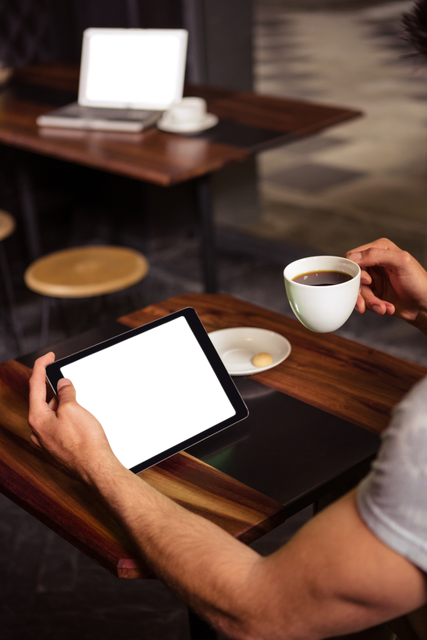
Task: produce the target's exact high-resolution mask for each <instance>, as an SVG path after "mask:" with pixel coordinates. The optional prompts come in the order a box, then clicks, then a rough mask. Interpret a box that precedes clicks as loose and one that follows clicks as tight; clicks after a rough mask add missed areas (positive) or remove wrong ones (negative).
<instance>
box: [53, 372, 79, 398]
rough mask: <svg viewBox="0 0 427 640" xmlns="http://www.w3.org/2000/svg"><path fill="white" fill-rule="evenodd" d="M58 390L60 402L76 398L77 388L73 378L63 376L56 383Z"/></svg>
mask: <svg viewBox="0 0 427 640" xmlns="http://www.w3.org/2000/svg"><path fill="white" fill-rule="evenodd" d="M56 389H57V391H58V399H59V401H60V402H70V400H75V399H76V390H75V388H74V386H73V383H72V382H71V380H68V378H61V379H60V380H58V384H57V385H56Z"/></svg>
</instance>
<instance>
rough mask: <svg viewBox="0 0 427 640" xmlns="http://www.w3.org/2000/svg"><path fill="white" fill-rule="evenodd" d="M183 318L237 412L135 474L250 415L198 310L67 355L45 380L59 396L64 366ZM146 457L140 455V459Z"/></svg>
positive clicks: (135, 469)
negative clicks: (59, 383) (58, 385)
mask: <svg viewBox="0 0 427 640" xmlns="http://www.w3.org/2000/svg"><path fill="white" fill-rule="evenodd" d="M180 317H183V318H185V320H186V321H187V323H188V326H189V328H190V330H191V331H192V333H193V335H194V337H195V338H196V340H197V342H198V344H199V345H200V347H201V349H202V351H203V353H204V355H205V357H206V358H207V360H208V361H209V363H210V366H211V367H212V369H213V371H214V373H215V375H216V377H217V379H218V381H219V383H220V385H221V387H222V389H223V391H224V393H225V394H226V395H227V397H228V399H229V401H230V403H231V405H232V406H233V409H234V411H235V415H233V416H231V417H230V418H227V419H226V420H223V421H222V422H220V423H218V424H216V425H213V426H212V427H210V428H209V429H206V430H204V431H202V432H200V433H198V434H196V435H195V436H192V437H191V438H188V439H187V440H184V441H182V442H180V443H179V444H177V445H175V446H173V447H170V448H168V449H165V450H164V451H163V452H162V453H160V454H157V455H156V456H154V457H152V458H149V459H148V460H143V461H141V463H139V464H137V465H135V466H133V467H132V468H131V469H130V470H131V471H133V472H134V473H139V472H140V471H143V470H144V469H148V468H149V467H151V466H153V465H155V464H158V463H159V462H161V461H162V460H165V459H166V458H169V457H170V456H173V455H174V454H175V453H178V452H180V451H183V450H184V449H187V448H188V447H190V446H192V445H194V444H197V443H198V442H200V441H201V440H204V439H205V438H208V437H209V436H211V435H214V434H215V433H218V432H219V431H222V430H223V429H226V428H227V427H229V426H231V425H232V424H235V423H236V422H240V421H241V420H243V419H244V418H246V417H247V416H248V413H249V412H248V408H247V406H246V404H245V403H244V401H243V399H242V397H241V395H240V393H239V391H238V390H237V388H236V386H235V384H234V382H233V380H232V378H231V377H230V375H229V374H228V372H227V370H226V368H225V366H224V364H223V362H222V360H221V358H220V357H219V355H218V353H217V351H216V349H215V347H214V346H213V344H212V342H211V340H210V338H209V336H208V334H207V333H206V330H205V328H204V327H203V324H202V322H201V321H200V318H199V316H198V315H197V313H196V311H195V310H194V309H193V308H192V307H186V308H185V309H181V310H180V311H176V312H174V313H171V314H169V315H167V316H164V317H163V318H159V319H158V320H153V321H152V322H149V323H147V324H144V325H141V326H140V327H136V328H135V329H130V330H129V331H125V332H124V333H122V334H120V335H118V336H115V337H113V338H109V339H108V340H104V341H103V342H100V343H97V344H95V345H93V346H91V347H88V348H86V349H83V350H82V351H78V352H77V353H73V354H72V355H69V356H66V357H64V358H61V359H59V360H56V361H55V362H54V363H52V364H50V365H48V366H47V367H46V378H47V381H48V383H49V385H50V386H51V388H52V390H53V392H54V393H55V395H56V394H57V384H58V381H59V380H60V379H61V378H63V377H64V376H63V375H62V372H61V367H63V366H65V365H68V364H71V363H73V362H76V361H77V360H80V359H82V358H85V357H86V356H89V355H91V354H93V353H97V352H98V351H102V350H104V349H108V347H111V346H113V345H116V344H118V343H120V342H123V341H125V340H130V339H132V338H133V337H135V336H138V335H140V334H141V333H145V332H147V331H150V330H152V329H155V328H156V327H159V326H161V325H163V324H165V323H167V322H171V321H173V320H176V319H177V318H180ZM142 455H143V454H142V453H141V456H142Z"/></svg>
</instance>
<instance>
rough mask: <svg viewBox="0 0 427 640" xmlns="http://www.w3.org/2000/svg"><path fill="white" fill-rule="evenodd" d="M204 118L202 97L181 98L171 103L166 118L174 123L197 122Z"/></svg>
mask: <svg viewBox="0 0 427 640" xmlns="http://www.w3.org/2000/svg"><path fill="white" fill-rule="evenodd" d="M205 118H206V100H203V98H183V99H182V100H181V101H180V102H177V103H175V104H173V105H172V106H171V107H170V109H169V111H168V113H167V119H168V121H169V122H171V123H172V124H174V125H182V126H185V125H189V124H199V123H201V122H203V121H204V120H205Z"/></svg>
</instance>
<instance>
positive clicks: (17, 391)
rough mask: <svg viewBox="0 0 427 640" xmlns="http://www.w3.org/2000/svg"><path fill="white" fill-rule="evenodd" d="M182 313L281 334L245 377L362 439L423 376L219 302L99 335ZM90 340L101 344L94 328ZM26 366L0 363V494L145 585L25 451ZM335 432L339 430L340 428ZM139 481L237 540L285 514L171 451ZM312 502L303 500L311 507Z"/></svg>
mask: <svg viewBox="0 0 427 640" xmlns="http://www.w3.org/2000/svg"><path fill="white" fill-rule="evenodd" d="M186 306H192V307H194V308H195V309H196V311H197V312H198V314H199V316H200V318H201V320H202V322H203V324H204V326H205V327H206V329H207V330H208V331H211V330H215V329H220V328H224V327H235V326H242V325H245V326H257V327H262V328H265V329H270V330H273V331H276V332H278V333H280V334H282V335H285V336H286V337H287V338H288V339H289V340H290V342H291V344H292V353H291V355H290V356H289V358H288V359H287V360H285V361H284V362H283V363H282V364H280V365H278V366H277V367H275V368H273V369H270V370H268V371H265V372H262V373H259V374H257V375H256V376H253V377H252V378H254V379H256V381H257V382H258V383H259V384H261V385H263V386H265V388H266V389H268V388H270V389H276V390H278V391H280V392H281V393H284V394H288V395H290V396H292V397H293V398H297V399H299V400H302V401H304V402H305V403H308V404H309V405H311V406H314V407H318V408H320V409H322V410H323V411H324V412H327V413H328V414H331V415H332V416H338V417H339V418H340V419H343V420H348V421H349V422H350V423H353V424H356V425H359V426H361V427H364V428H365V429H368V430H370V431H372V432H376V433H379V432H381V431H382V430H383V429H384V428H385V426H386V425H387V423H388V420H389V415H390V410H391V408H392V407H393V406H394V405H395V404H396V403H397V402H398V401H399V400H400V399H401V398H402V396H403V395H404V393H405V392H406V391H407V390H408V389H409V388H410V387H411V386H412V385H413V384H414V383H415V382H416V381H417V380H419V379H420V378H421V377H423V376H424V375H425V373H426V369H424V368H423V367H421V366H419V365H416V364H411V363H409V362H406V361H403V360H400V359H398V358H395V357H393V356H390V355H387V354H384V353H382V352H379V351H376V350H374V349H371V348H369V347H365V346H363V345H360V344H357V343H354V342H351V341H349V340H345V339H343V338H340V337H338V336H335V335H326V334H325V335H321V334H314V333H310V332H309V331H308V330H306V329H305V328H304V327H303V326H302V325H300V324H299V323H298V322H297V321H295V320H293V319H289V318H285V317H283V316H281V315H279V314H277V313H273V312H271V311H268V310H266V309H262V308H260V307H257V306H254V305H252V304H250V303H247V302H244V301H241V300H237V299H234V298H232V297H230V296H226V295H182V296H178V297H175V298H172V299H169V300H166V301H165V302H162V303H159V304H155V305H152V306H149V307H147V308H145V309H142V310H140V311H136V312H134V313H132V314H129V315H127V316H125V317H122V318H120V320H119V323H118V324H117V325H116V326H115V327H114V328H113V329H111V328H109V329H108V332H109V333H110V334H111V333H114V331H115V332H116V333H118V332H120V331H123V330H124V329H126V327H135V326H139V325H141V324H145V323H147V322H150V321H151V320H154V319H156V318H159V317H162V316H163V315H165V314H167V313H170V312H173V311H175V310H177V309H180V308H183V307H186ZM97 335H98V339H104V338H105V337H106V335H105V333H103V332H102V330H101V329H100V330H99V332H98V333H97ZM94 337H95V334H91V335H90V336H89V337H88V336H86V337H84V336H83V337H82V339H81V340H80V344H79V345H76V342H75V341H74V342H73V340H72V341H71V342H67V341H65V342H64V343H62V346H61V345H59V346H58V347H57V348H56V353H57V357H62V356H63V355H66V353H67V352H68V353H70V352H71V350H72V349H73V348H74V349H75V347H76V346H80V347H84V346H87V344H86V345H85V341H86V343H87V342H88V341H89V342H92V343H93V341H94ZM35 355H37V354H35ZM34 357H35V356H34ZM33 361H34V358H30V357H29V358H27V359H25V358H21V359H20V361H19V362H17V361H15V360H10V361H8V362H6V363H4V364H2V365H0V490H1V491H2V492H3V493H4V494H5V495H6V496H8V497H9V498H10V499H11V500H13V501H14V502H16V503H17V504H18V505H20V506H22V507H23V508H24V509H25V510H26V511H28V512H29V513H31V514H33V515H34V516H35V517H36V518H38V519H39V520H41V521H42V522H44V523H45V524H46V525H48V526H49V527H51V528H52V529H53V530H54V531H56V532H57V533H59V535H61V536H63V537H64V538H65V539H66V540H68V541H69V542H71V543H72V544H73V545H75V546H76V547H77V548H79V549H80V550H81V551H83V552H84V553H86V554H87V555H88V556H90V557H91V558H93V559H94V560H95V561H97V562H98V563H99V564H101V565H102V566H104V567H105V568H106V569H108V570H109V571H110V572H112V573H113V574H115V575H116V576H118V577H120V578H142V577H150V576H151V573H150V571H149V569H148V568H147V567H146V566H143V565H141V564H139V563H138V562H137V561H136V560H135V557H134V555H133V552H132V549H131V546H130V544H129V541H128V539H127V538H126V536H125V535H124V533H123V531H122V530H121V529H120V527H119V526H118V525H117V524H116V523H115V522H114V521H113V520H112V518H111V517H110V515H109V514H108V513H107V511H106V510H105V508H104V507H103V506H102V504H100V503H99V502H98V501H97V500H96V499H95V498H94V496H93V495H92V494H90V493H89V492H88V491H87V490H86V489H85V487H84V486H83V485H81V484H80V483H79V482H77V481H75V480H73V479H71V478H69V477H68V476H67V475H65V474H64V473H63V472H62V471H60V470H59V469H57V468H56V467H54V466H53V465H52V464H51V463H50V462H49V461H48V460H46V459H45V458H44V456H43V454H42V453H40V452H39V451H38V450H36V449H35V448H34V447H33V446H32V445H31V443H30V430H29V427H28V422H27V411H28V379H29V376H30V372H31V370H30V368H29V366H27V365H30V366H32V362H33ZM25 363H27V364H25ZM267 419H268V417H266V420H267ZM261 428H262V425H261ZM342 428H343V429H346V428H347V427H346V423H345V422H344V423H343V427H342ZM301 472H303V465H302V467H301ZM141 476H142V477H143V478H144V479H145V480H146V481H147V482H148V483H150V484H151V485H153V486H155V487H156V488H157V489H159V490H160V491H161V492H163V493H164V494H166V495H168V496H169V497H171V498H172V499H173V500H176V501H177V502H179V503H180V504H182V505H184V506H185V507H187V508H188V509H190V510H191V511H194V512H196V513H199V514H201V515H203V516H204V517H206V518H208V519H209V520H211V521H213V522H216V523H217V524H218V525H219V526H221V527H223V528H224V529H225V530H226V531H228V532H229V533H230V534H231V535H233V536H235V537H236V538H238V539H240V540H242V541H243V542H250V541H253V540H255V539H257V538H258V537H260V536H261V535H263V534H264V533H266V532H268V531H270V530H272V529H273V528H274V527H276V526H277V525H278V524H280V523H281V522H283V521H284V520H285V518H286V517H287V515H289V510H288V511H287V510H286V508H285V507H284V505H282V504H281V503H279V502H278V501H276V500H274V499H272V498H270V497H267V496H265V495H263V494H262V493H260V492H258V491H256V490H254V489H252V488H250V487H248V486H245V485H243V484H242V483H240V482H238V481H236V480H235V479H233V478H231V477H229V476H227V475H225V474H223V473H221V472H220V471H218V470H216V469H213V468H212V467H211V466H209V465H207V464H205V463H203V462H202V461H200V460H198V459H196V458H194V457H192V456H190V455H189V454H188V453H179V454H177V455H175V456H173V457H172V458H170V459H169V460H167V461H166V462H164V463H162V464H160V465H158V466H156V467H154V468H151V469H148V470H146V471H144V472H142V473H141ZM317 497H318V495H317V494H316V495H314V494H313V499H314V498H317Z"/></svg>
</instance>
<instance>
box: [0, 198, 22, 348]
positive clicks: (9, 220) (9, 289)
mask: <svg viewBox="0 0 427 640" xmlns="http://www.w3.org/2000/svg"><path fill="white" fill-rule="evenodd" d="M14 231H15V219H14V218H13V216H11V215H10V213H7V212H6V211H1V210H0V270H1V272H2V277H3V282H4V288H5V292H6V298H7V302H8V305H9V312H10V320H11V324H12V330H13V333H14V335H15V340H16V343H17V345H18V349H19V351H22V345H23V335H22V330H21V323H20V322H19V321H18V319H17V317H16V314H15V295H14V293H13V286H12V279H11V277H10V272H9V266H8V264H7V258H6V252H5V250H4V246H3V242H2V241H3V240H5V239H6V238H8V237H9V236H10V235H12V233H13V232H14Z"/></svg>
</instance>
